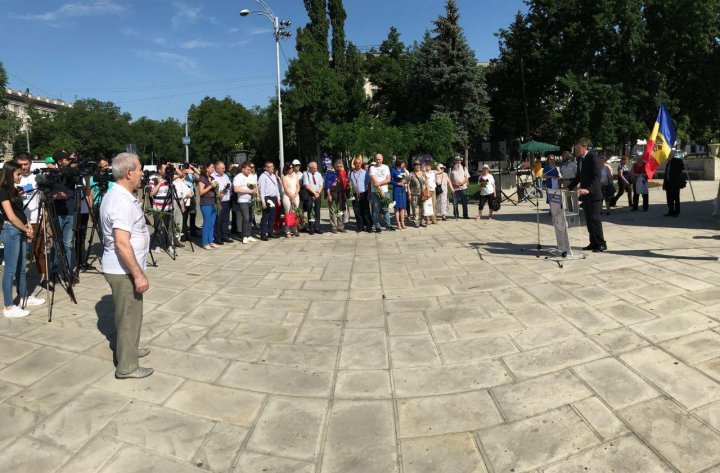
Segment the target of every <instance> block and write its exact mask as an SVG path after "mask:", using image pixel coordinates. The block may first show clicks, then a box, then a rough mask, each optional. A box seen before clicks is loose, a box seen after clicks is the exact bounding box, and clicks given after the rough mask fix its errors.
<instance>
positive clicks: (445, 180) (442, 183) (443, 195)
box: [435, 163, 454, 221]
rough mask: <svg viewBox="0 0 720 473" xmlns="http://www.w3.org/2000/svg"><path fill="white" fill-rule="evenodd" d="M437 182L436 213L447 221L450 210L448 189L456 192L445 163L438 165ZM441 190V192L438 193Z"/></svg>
mask: <svg viewBox="0 0 720 473" xmlns="http://www.w3.org/2000/svg"><path fill="white" fill-rule="evenodd" d="M435 182H436V184H437V190H436V192H435V201H436V203H437V209H436V215H439V216H440V218H441V219H442V220H443V221H445V220H447V210H448V190H449V191H450V192H454V190H453V186H452V182H450V176H448V175H447V173H445V165H444V164H442V163H439V164H438V165H437V173H436V174H435ZM438 192H439V193H438Z"/></svg>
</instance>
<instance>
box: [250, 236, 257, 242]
mask: <svg viewBox="0 0 720 473" xmlns="http://www.w3.org/2000/svg"><path fill="white" fill-rule="evenodd" d="M248 241H249V242H250V243H255V242H256V241H257V240H256V239H255V238H253V237H248Z"/></svg>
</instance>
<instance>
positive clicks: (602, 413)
mask: <svg viewBox="0 0 720 473" xmlns="http://www.w3.org/2000/svg"><path fill="white" fill-rule="evenodd" d="M573 406H574V407H575V409H577V411H578V412H579V413H580V415H581V416H582V417H583V419H585V421H586V422H587V423H588V424H590V425H591V426H592V428H593V429H595V432H597V433H598V434H600V436H601V437H602V438H603V440H608V439H611V438H614V437H618V436H620V435H624V434H626V433H628V432H629V430H628V428H627V426H626V425H625V424H623V423H622V422H621V421H620V420H619V419H618V418H617V417H615V414H613V413H612V411H611V410H610V409H609V408H608V407H607V406H606V405H605V404H603V402H602V401H601V400H600V399H598V398H597V397H590V398H587V399H584V400H582V401H578V402H576V403H575V404H573Z"/></svg>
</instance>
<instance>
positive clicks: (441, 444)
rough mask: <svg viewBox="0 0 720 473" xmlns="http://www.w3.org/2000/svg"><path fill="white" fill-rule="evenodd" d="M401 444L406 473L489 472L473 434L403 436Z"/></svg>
mask: <svg viewBox="0 0 720 473" xmlns="http://www.w3.org/2000/svg"><path fill="white" fill-rule="evenodd" d="M400 444H401V445H402V459H403V471H405V472H406V473H437V472H441V471H442V472H451V471H452V472H465V473H486V472H487V469H486V468H485V464H484V463H483V460H482V458H481V457H480V454H479V453H478V451H477V448H476V447H475V441H474V440H473V437H472V435H470V434H457V435H444V436H439V437H427V438H415V439H403V440H402V441H401V442H400Z"/></svg>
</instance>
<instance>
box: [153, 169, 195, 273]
mask: <svg viewBox="0 0 720 473" xmlns="http://www.w3.org/2000/svg"><path fill="white" fill-rule="evenodd" d="M158 185H160V183H158ZM165 185H166V186H167V189H168V190H167V194H165V197H164V199H163V202H162V205H161V207H160V210H159V211H158V210H157V209H153V214H154V217H155V218H154V220H155V221H154V225H153V228H154V232H153V237H152V240H151V241H150V248H154V247H156V246H160V243H161V241H160V235H165V239H166V243H167V249H165V250H164V251H165V253H167V254H168V256H170V258H172V260H173V261H175V259H176V258H177V251H176V249H175V226H176V223H175V212H174V208H173V203H174V204H175V205H177V206H178V208H180V209H182V203H181V202H180V199H179V198H178V196H177V190H176V189H175V185H174V184H173V183H172V181H171V180H170V179H167V178H165ZM168 227H169V228H168ZM188 231H189V230H188V229H187V228H186V229H185V239H186V240H187V241H188V242H189V243H190V249H191V250H192V251H193V252H195V247H194V246H193V243H192V240H191V239H190V234H189V233H188ZM171 248H172V251H171V250H170V249H171ZM153 262H154V259H153Z"/></svg>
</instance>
